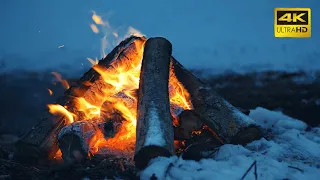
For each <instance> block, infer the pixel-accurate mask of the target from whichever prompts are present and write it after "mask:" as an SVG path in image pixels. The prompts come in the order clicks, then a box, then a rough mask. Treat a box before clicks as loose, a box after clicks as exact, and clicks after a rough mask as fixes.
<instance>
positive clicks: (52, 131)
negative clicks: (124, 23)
mask: <svg viewBox="0 0 320 180" xmlns="http://www.w3.org/2000/svg"><path fill="white" fill-rule="evenodd" d="M144 41H145V38H144V37H143V38H140V37H130V38H127V39H126V40H124V41H123V42H121V43H120V44H119V45H118V46H117V47H116V48H114V49H113V51H111V52H110V53H109V54H108V55H107V56H106V57H105V58H104V59H102V60H100V62H99V64H98V66H100V67H110V64H111V63H112V62H115V61H118V60H120V61H121V59H126V60H130V57H131V56H130V55H132V56H135V55H137V54H138V51H140V49H141V47H137V46H142V45H143V42H144ZM136 42H139V43H136ZM104 86H105V83H103V79H102V77H101V75H100V74H99V73H98V72H97V71H96V70H94V69H93V68H91V69H90V70H89V71H88V72H87V73H85V74H84V75H83V76H82V77H81V79H80V80H79V81H78V82H77V83H76V85H75V86H72V87H70V88H69V89H68V90H67V91H66V92H65V94H64V96H62V97H61V98H59V99H58V100H57V102H56V104H60V105H62V106H67V107H68V110H69V111H71V112H73V113H76V109H75V107H74V104H73V103H74V102H73V99H74V97H85V98H86V100H88V101H90V100H93V99H94V97H95V93H97V92H101V91H99V90H101V88H103V87H104ZM66 124H67V119H66V118H65V117H64V116H56V115H52V114H50V113H49V112H47V113H45V114H44V116H43V117H42V118H41V119H40V120H39V122H38V123H37V124H36V125H35V126H34V127H33V128H32V129H31V130H30V131H28V132H27V133H26V134H25V135H24V136H23V138H22V139H21V140H20V141H19V142H18V143H17V144H16V146H17V149H18V150H19V151H18V153H19V154H20V156H22V158H23V159H28V160H35V159H48V158H52V157H53V156H54V155H55V153H56V152H57V150H58V142H57V136H58V133H59V132H60V130H61V129H62V128H63V127H64V126H65V125H66Z"/></svg>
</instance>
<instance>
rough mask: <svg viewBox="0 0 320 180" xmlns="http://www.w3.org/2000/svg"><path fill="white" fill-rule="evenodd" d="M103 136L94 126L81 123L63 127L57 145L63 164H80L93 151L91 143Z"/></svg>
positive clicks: (85, 122) (88, 123) (89, 123)
mask: <svg viewBox="0 0 320 180" xmlns="http://www.w3.org/2000/svg"><path fill="white" fill-rule="evenodd" d="M102 137H103V135H102V133H101V132H100V131H99V128H98V126H97V125H96V124H94V123H91V122H88V121H83V122H74V123H72V124H70V125H67V126H65V127H63V128H62V129H61V131H60V133H59V134H58V144H59V148H60V150H61V152H62V158H63V160H64V162H65V163H67V164H72V163H80V162H83V161H84V160H85V159H87V158H88V155H89V153H92V152H93V151H95V149H93V148H94V147H93V143H94V142H95V140H96V139H97V138H102Z"/></svg>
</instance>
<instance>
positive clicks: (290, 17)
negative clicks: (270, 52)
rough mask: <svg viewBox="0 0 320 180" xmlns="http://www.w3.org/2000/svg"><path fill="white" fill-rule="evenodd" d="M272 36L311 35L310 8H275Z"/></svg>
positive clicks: (303, 36) (305, 36)
mask: <svg viewBox="0 0 320 180" xmlns="http://www.w3.org/2000/svg"><path fill="white" fill-rule="evenodd" d="M274 36H275V37H293V38H309V37H311V9H310V8H275V9H274Z"/></svg>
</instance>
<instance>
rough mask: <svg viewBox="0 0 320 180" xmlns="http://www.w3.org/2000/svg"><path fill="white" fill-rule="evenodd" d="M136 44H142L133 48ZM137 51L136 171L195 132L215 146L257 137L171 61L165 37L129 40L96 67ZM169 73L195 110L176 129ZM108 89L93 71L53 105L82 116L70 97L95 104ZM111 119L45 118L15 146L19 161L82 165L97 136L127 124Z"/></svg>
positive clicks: (236, 113) (225, 104) (237, 112)
mask: <svg viewBox="0 0 320 180" xmlns="http://www.w3.org/2000/svg"><path fill="white" fill-rule="evenodd" d="M137 41H138V42H141V43H135V42H137ZM141 48H144V51H143V56H142V57H141V58H142V63H141V71H140V80H139V89H138V93H136V95H137V99H138V103H137V113H136V114H137V117H136V119H137V126H136V144H135V153H134V161H135V165H136V167H137V168H139V169H144V168H145V167H146V166H147V165H148V162H149V161H150V160H151V159H153V158H155V157H158V156H164V157H169V156H172V155H174V154H175V149H174V140H179V141H185V140H190V139H191V138H192V137H193V134H194V133H195V132H198V133H201V131H204V130H206V131H207V132H209V134H210V135H209V136H211V137H213V139H215V142H218V143H219V146H221V145H222V144H228V143H230V144H241V145H244V144H246V143H249V142H251V141H253V140H257V139H259V138H260V136H261V133H260V129H259V127H258V126H257V125H256V123H255V122H254V121H253V120H252V119H250V118H249V117H248V116H247V115H245V114H243V113H242V112H241V111H240V110H239V109H238V108H235V107H234V106H232V105H231V104H230V103H229V102H227V101H226V100H225V99H224V98H222V97H221V96H219V95H218V94H217V93H216V92H214V91H213V90H212V88H211V87H210V86H209V85H208V84H206V83H204V82H202V81H201V80H199V79H198V78H197V77H195V76H194V75H193V74H192V73H191V72H189V71H188V70H187V69H186V68H184V67H183V66H182V65H181V64H180V63H179V62H178V61H177V60H176V59H175V58H173V57H172V55H171V53H172V44H171V43H170V42H169V41H168V40H166V39H165V38H161V37H155V38H149V39H146V38H145V37H135V36H132V37H129V38H127V39H126V40H124V41H123V42H121V43H120V44H119V45H118V46H117V47H116V48H115V49H114V50H113V51H112V52H110V53H109V54H108V55H107V56H106V57H105V58H104V59H102V60H100V62H99V65H100V66H102V67H104V68H106V69H108V68H112V66H111V63H115V62H117V61H119V62H120V61H131V59H133V57H134V56H137V54H138V51H139V49H141ZM170 73H174V75H175V76H176V77H177V79H178V80H179V81H180V83H182V85H183V86H184V88H185V89H186V90H187V91H188V93H189V94H190V100H191V103H192V106H193V108H192V109H185V110H184V111H183V112H181V113H180V115H179V116H178V120H179V122H178V125H176V126H173V115H172V111H171V110H172V108H173V107H172V106H171V104H170V100H169V89H168V85H169V74H170ZM88 82H89V83H88ZM107 86H108V85H107V84H105V83H104V81H103V79H102V77H101V75H100V74H99V73H97V72H96V71H95V70H94V69H93V68H91V69H90V70H89V71H88V72H87V73H85V74H84V75H83V77H82V78H81V79H80V80H79V81H78V82H77V85H75V86H72V87H71V88H70V89H69V90H67V91H66V92H65V94H64V96H63V97H61V98H60V99H58V101H57V104H60V105H62V106H67V107H69V109H68V110H69V111H71V112H72V113H74V114H77V115H79V117H81V116H80V114H81V113H79V112H78V111H77V109H76V108H75V107H74V104H73V102H72V98H74V97H84V98H86V99H89V100H90V101H98V100H96V99H95V95H96V94H98V93H99V92H100V91H101V89H102V88H108V87H107ZM76 89H77V90H78V89H81V91H80V92H79V91H76ZM102 103H103V102H102ZM110 109H112V108H110ZM110 109H109V110H110ZM109 110H108V111H109ZM115 114H116V115H115V116H114V117H112V118H111V119H110V117H103V116H102V117H101V118H102V121H101V120H100V121H99V123H95V122H87V121H86V122H84V121H81V120H80V121H77V122H73V123H71V124H68V123H67V118H66V117H64V116H55V115H52V114H49V113H45V116H44V117H43V118H42V119H40V121H39V122H38V124H36V125H35V126H34V127H33V128H32V129H31V130H30V131H29V132H27V133H26V134H25V136H24V137H23V138H22V139H21V140H20V141H19V142H18V143H17V144H16V147H17V149H18V150H19V157H20V158H22V159H26V160H28V161H30V159H31V160H35V159H51V158H52V157H53V156H54V155H55V154H56V152H57V151H58V149H60V150H61V152H62V157H63V160H64V161H65V162H67V163H81V162H83V161H84V160H86V159H87V157H88V156H90V155H89V154H90V153H91V152H92V151H94V150H92V147H93V145H92V143H93V142H94V141H95V139H96V138H97V137H99V138H101V136H103V138H105V139H108V138H112V137H114V136H115V134H117V133H118V130H119V127H121V123H122V122H123V121H125V120H124V119H123V117H121V113H115ZM101 118H100V119H101ZM91 155H93V154H91Z"/></svg>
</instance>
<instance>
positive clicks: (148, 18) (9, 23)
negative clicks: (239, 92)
mask: <svg viewBox="0 0 320 180" xmlns="http://www.w3.org/2000/svg"><path fill="white" fill-rule="evenodd" d="M275 7H310V8H311V9H312V19H313V21H312V37H311V38H309V39H296V38H275V37H274V35H273V13H274V8H275ZM92 10H95V11H96V12H97V14H98V15H101V16H102V18H103V19H105V20H108V21H109V23H110V25H111V26H112V27H113V29H114V30H115V31H117V32H118V33H119V36H121V35H123V34H125V32H126V31H127V29H128V27H129V26H132V27H134V28H136V29H138V30H140V31H141V32H142V33H144V34H146V35H147V36H148V37H151V36H164V37H166V38H168V39H169V40H170V41H171V42H172V44H173V55H174V56H175V57H176V58H177V59H178V60H179V61H181V63H182V64H183V65H185V66H186V67H187V68H208V69H210V70H212V72H215V73H219V72H224V71H226V70H229V69H231V70H233V71H241V70H247V71H248V70H249V71H252V70H263V69H268V70H270V69H272V70H274V69H275V70H295V69H304V70H307V71H308V70H312V69H317V70H319V69H320V61H319V56H320V51H319V48H318V47H320V36H319V33H318V32H319V31H320V21H317V19H319V17H320V16H319V15H320V4H319V3H318V0H303V1H302V0H281V1H279V0H268V1H257V0H242V1H237V0H214V1H213V0H202V1H201V2H198V1H195V0H176V1H172V0H163V1H159V2H158V1H150V0H139V1H132V0H121V1H110V0H95V1H87V0H68V1H66V0H55V1H43V0H28V1H26V0H2V1H0V12H1V16H0V23H1V25H2V28H0V39H1V41H0V60H1V59H2V60H5V65H6V66H5V70H11V69H14V68H26V69H45V68H53V67H56V68H60V66H63V65H72V68H66V69H64V70H65V71H66V72H70V71H73V72H74V71H76V70H78V69H82V68H84V69H88V68H89V66H90V63H88V61H87V59H86V58H87V57H90V58H95V57H100V39H101V37H102V36H103V35H102V34H94V33H93V32H92V31H91V29H90V24H91V23H92V19H91V15H92ZM108 33H109V34H111V33H112V32H108ZM61 45H65V46H64V48H61V49H59V48H58V46H61ZM113 47H114V45H112V44H108V47H107V49H108V51H107V52H109V50H110V49H112V48H113ZM0 67H1V64H0ZM0 69H1V68H0ZM0 72H1V70H0Z"/></svg>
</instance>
